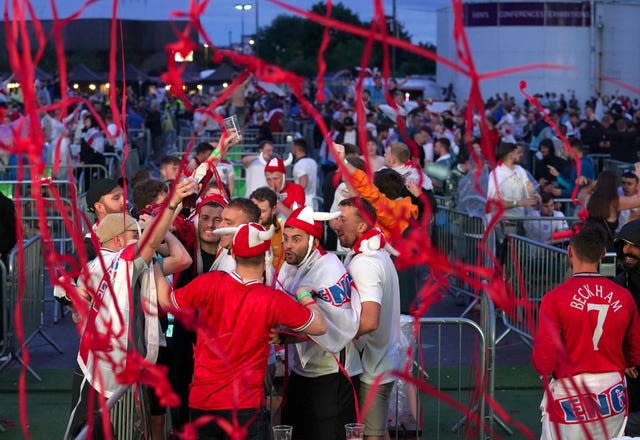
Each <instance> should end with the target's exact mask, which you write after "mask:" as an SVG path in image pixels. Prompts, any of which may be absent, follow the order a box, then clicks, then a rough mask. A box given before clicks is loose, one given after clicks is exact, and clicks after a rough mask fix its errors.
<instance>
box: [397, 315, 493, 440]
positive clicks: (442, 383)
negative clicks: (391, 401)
mask: <svg viewBox="0 0 640 440" xmlns="http://www.w3.org/2000/svg"><path fill="white" fill-rule="evenodd" d="M410 320H411V322H410V323H409V325H410V326H412V325H413V324H412V322H413V319H412V318H410ZM405 322H406V321H405ZM415 343H416V344H417V347H416V350H415V351H414V353H419V354H418V357H417V358H416V359H415V362H414V365H413V366H414V368H413V370H414V373H415V374H417V375H418V377H420V380H424V381H426V382H428V383H429V384H430V385H431V386H432V387H433V388H435V390H436V391H438V392H440V393H443V394H447V395H448V396H449V397H451V398H453V399H454V400H456V401H457V402H459V403H461V404H462V405H463V406H465V407H467V408H469V410H470V413H469V414H470V415H471V420H472V427H470V428H469V430H468V431H467V429H465V428H464V427H463V426H464V425H466V424H467V423H468V420H467V418H466V417H465V416H464V415H463V414H461V413H460V412H459V411H458V410H457V409H454V408H451V407H450V406H449V405H447V404H446V403H444V402H443V401H442V400H441V399H438V398H436V397H432V396H430V395H423V394H421V393H417V395H418V397H419V398H418V399H417V401H416V402H415V403H416V405H417V410H416V416H417V418H418V419H419V420H418V423H417V424H416V425H415V426H414V427H412V429H411V428H410V429H408V428H407V426H404V422H403V420H402V417H401V416H400V415H399V414H397V413H396V414H395V417H394V414H391V419H393V420H395V426H393V427H392V428H395V431H394V432H392V436H391V437H392V438H398V437H399V435H400V432H402V433H403V434H404V436H405V437H404V438H429V439H440V438H446V439H450V438H469V435H468V434H469V433H473V434H474V435H473V437H472V438H478V439H483V438H485V437H484V424H485V402H484V393H483V391H484V386H485V381H486V377H485V371H486V357H485V354H486V348H487V346H486V339H485V335H484V332H483V330H482V329H481V328H480V326H479V325H478V324H477V323H475V322H474V321H471V320H469V319H466V318H420V331H419V334H418V337H417V340H416V341H415ZM399 386H403V384H401V383H400V384H399ZM477 389H479V390H480V392H476V390H477ZM398 395H399V394H398V393H397V392H396V399H398ZM407 395H408V396H411V395H412V393H411V392H409V393H407ZM399 406H401V404H400V403H399V402H397V401H396V408H397V407H399Z"/></svg>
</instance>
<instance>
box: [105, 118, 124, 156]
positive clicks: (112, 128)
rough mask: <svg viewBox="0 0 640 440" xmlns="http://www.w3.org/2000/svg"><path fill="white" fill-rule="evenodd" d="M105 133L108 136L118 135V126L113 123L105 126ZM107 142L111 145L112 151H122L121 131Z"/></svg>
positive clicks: (122, 139) (122, 135)
mask: <svg viewBox="0 0 640 440" xmlns="http://www.w3.org/2000/svg"><path fill="white" fill-rule="evenodd" d="M107 131H108V132H109V135H110V136H115V135H116V133H118V126H117V125H116V124H115V123H113V122H112V123H111V124H109V125H107ZM108 142H109V143H110V144H111V145H113V148H114V150H116V151H122V147H123V146H124V133H123V130H122V129H120V133H119V134H118V136H117V137H116V138H115V139H112V140H108Z"/></svg>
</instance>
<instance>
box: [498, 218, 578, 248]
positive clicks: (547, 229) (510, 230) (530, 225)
mask: <svg viewBox="0 0 640 440" xmlns="http://www.w3.org/2000/svg"><path fill="white" fill-rule="evenodd" d="M580 221H581V220H580V219H579V218H578V217H541V216H529V217H525V216H522V217H503V218H502V220H500V222H499V223H498V225H497V226H496V228H499V230H500V232H501V233H502V234H503V235H502V236H506V235H508V234H515V235H521V236H523V237H527V238H529V239H530V240H534V241H536V242H539V243H547V244H553V243H563V242H565V241H566V239H560V240H553V239H552V233H553V232H559V231H563V230H567V229H570V228H571V227H572V226H573V225H574V224H575V223H578V222H580ZM565 224H566V227H565ZM547 236H548V237H547Z"/></svg>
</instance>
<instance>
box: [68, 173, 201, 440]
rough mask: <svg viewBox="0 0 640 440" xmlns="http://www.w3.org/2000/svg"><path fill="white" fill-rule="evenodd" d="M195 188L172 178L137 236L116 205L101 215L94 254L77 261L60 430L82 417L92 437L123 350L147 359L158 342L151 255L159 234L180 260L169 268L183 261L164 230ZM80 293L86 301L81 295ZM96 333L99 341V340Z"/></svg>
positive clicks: (157, 270) (74, 427)
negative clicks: (72, 361)
mask: <svg viewBox="0 0 640 440" xmlns="http://www.w3.org/2000/svg"><path fill="white" fill-rule="evenodd" d="M196 188H197V187H196V185H195V184H194V183H193V182H188V181H187V182H183V183H180V184H179V185H177V187H176V189H175V191H174V193H173V194H172V195H171V198H170V199H169V200H168V202H167V205H166V207H165V208H164V210H163V211H162V212H161V213H160V214H159V215H158V216H157V217H156V218H155V219H154V224H153V225H150V226H149V227H148V228H147V229H145V232H144V233H142V235H141V236H140V226H139V225H138V223H137V222H136V221H135V220H134V219H133V218H132V217H130V216H128V215H124V214H119V213H113V214H109V215H106V216H105V217H104V218H102V220H101V222H100V224H99V225H98V227H97V228H96V236H97V239H98V241H99V242H100V245H101V248H100V258H96V259H94V260H93V261H91V262H90V263H89V264H88V265H87V267H86V268H85V269H83V272H82V274H81V277H80V289H78V291H77V292H76V295H78V296H77V297H76V298H74V301H75V306H76V307H77V308H79V309H80V310H84V322H83V329H82V334H81V338H80V349H79V352H78V357H77V362H78V368H77V369H76V371H75V372H74V383H73V393H72V394H73V396H72V399H73V400H72V402H73V404H72V405H73V406H72V412H71V417H70V419H69V424H68V426H67V432H66V435H65V438H68V436H69V435H72V436H73V437H75V436H76V435H78V434H79V432H80V430H81V429H82V426H83V425H84V424H85V423H87V422H88V423H89V424H90V425H93V430H94V433H95V436H96V437H95V438H97V437H100V435H101V432H102V431H101V429H102V427H101V425H100V421H101V417H99V412H100V410H101V407H100V406H99V403H100V400H101V399H103V398H109V397H111V395H112V394H113V393H114V392H115V391H116V390H117V388H118V386H119V383H118V379H117V375H118V374H119V373H122V372H123V371H124V369H125V368H127V367H128V365H126V363H127V359H128V356H130V354H132V353H133V352H134V351H135V352H137V353H139V354H140V355H142V356H143V357H145V359H146V361H148V362H151V363H155V361H156V358H157V353H158V347H159V344H160V336H159V322H158V315H157V297H156V287H155V283H158V282H160V281H162V280H164V276H163V273H162V267H161V264H154V263H152V260H153V258H154V256H155V254H156V252H157V250H158V248H159V247H160V245H161V242H162V241H163V240H164V241H165V242H166V244H167V247H168V248H169V257H174V258H178V259H180V260H181V264H180V265H179V267H176V270H181V269H184V268H185V267H187V266H188V265H189V264H191V259H190V258H188V257H186V258H181V257H180V256H181V255H183V254H185V252H184V251H185V250H184V248H183V247H182V245H181V244H180V242H179V241H178V240H177V239H176V238H175V237H173V235H171V234H169V233H168V230H169V226H170V225H171V221H172V219H173V214H174V213H175V211H176V210H177V209H178V208H179V206H180V204H181V203H182V200H183V199H184V198H185V197H187V196H188V195H189V194H191V193H192V192H193V190H194V189H196ZM83 297H87V298H88V299H90V300H91V302H90V303H89V304H85V303H83V300H82V298H83ZM100 337H103V338H106V342H105V341H103V342H102V343H101V342H100ZM134 359H135V357H134ZM88 399H92V401H88ZM90 409H91V410H92V411H94V413H91V412H89V410H90ZM91 438H94V437H91Z"/></svg>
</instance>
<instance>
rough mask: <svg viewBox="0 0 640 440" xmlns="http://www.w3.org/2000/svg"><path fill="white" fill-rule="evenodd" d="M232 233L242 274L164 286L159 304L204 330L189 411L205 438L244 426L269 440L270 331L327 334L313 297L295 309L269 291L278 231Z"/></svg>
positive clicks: (254, 437) (250, 434) (250, 435)
mask: <svg viewBox="0 0 640 440" xmlns="http://www.w3.org/2000/svg"><path fill="white" fill-rule="evenodd" d="M225 229H226V230H221V232H224V233H225V234H229V233H232V232H234V231H235V234H234V235H231V241H232V242H233V244H232V248H231V252H232V254H233V256H234V258H235V259H236V261H237V267H236V270H234V271H233V272H231V273H228V274H227V273H224V272H221V271H213V272H209V273H207V274H203V275H200V276H199V277H197V278H196V279H195V280H193V281H192V282H191V283H189V284H188V285H187V286H185V287H183V288H181V289H178V290H176V291H175V292H171V291H170V288H169V286H168V285H167V284H166V283H160V284H159V286H158V299H159V302H160V305H161V306H162V307H163V309H164V310H176V313H177V312H179V311H181V310H182V311H183V312H184V313H188V316H189V319H191V320H192V321H193V322H192V323H193V324H194V325H195V326H196V327H197V333H198V337H197V343H196V346H195V350H194V351H195V356H194V358H195V370H194V376H193V381H192V384H191V387H190V392H189V406H190V408H191V418H192V420H193V421H196V427H197V428H198V430H199V433H198V434H199V438H206V439H227V438H230V437H229V432H228V430H227V426H231V425H232V424H235V423H239V424H240V425H241V426H242V427H243V428H244V429H246V431H245V435H246V437H245V436H243V438H247V439H250V440H258V439H263V438H266V437H264V436H263V432H262V431H261V428H262V426H261V425H262V419H261V417H260V408H261V407H263V405H264V380H265V373H266V366H267V362H266V361H267V356H268V343H267V342H268V340H269V334H270V330H271V329H272V328H273V327H274V326H277V325H283V326H286V327H288V328H289V329H290V330H289V331H293V332H303V333H305V334H309V335H322V334H323V333H324V332H325V331H326V323H325V322H324V319H323V315H322V312H321V311H320V310H319V309H318V305H317V304H316V301H314V300H313V299H312V298H311V295H309V293H308V292H307V291H301V292H296V293H297V299H298V303H297V304H296V302H295V301H294V300H292V299H291V298H287V296H286V295H284V294H282V293H280V292H278V291H276V290H274V289H273V288H271V287H268V286H264V285H263V284H262V282H263V278H262V274H263V273H264V272H265V257H264V253H265V252H266V251H267V250H268V249H269V247H270V243H269V238H270V235H271V233H272V230H270V231H265V229H264V228H263V227H262V226H261V225H258V224H255V223H250V224H244V225H242V226H240V227H238V228H225ZM207 416H208V420H207ZM343 431H344V428H343ZM233 438H235V437H233Z"/></svg>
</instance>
